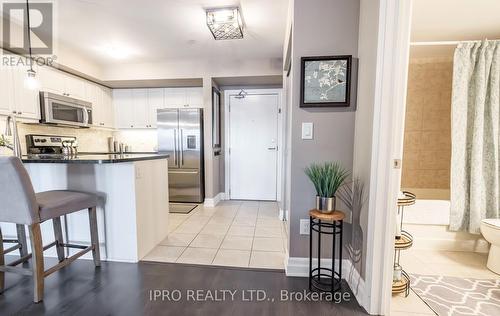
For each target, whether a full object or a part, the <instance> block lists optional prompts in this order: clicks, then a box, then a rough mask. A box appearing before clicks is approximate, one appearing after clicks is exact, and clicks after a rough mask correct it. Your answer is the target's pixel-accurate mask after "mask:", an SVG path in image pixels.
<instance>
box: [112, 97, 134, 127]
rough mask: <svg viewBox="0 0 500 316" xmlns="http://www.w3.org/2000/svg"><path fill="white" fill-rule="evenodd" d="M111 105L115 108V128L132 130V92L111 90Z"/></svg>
mask: <svg viewBox="0 0 500 316" xmlns="http://www.w3.org/2000/svg"><path fill="white" fill-rule="evenodd" d="M113 104H114V107H115V113H116V115H115V118H116V127H117V128H134V122H135V121H134V103H133V102H132V90H130V89H115V90H113Z"/></svg>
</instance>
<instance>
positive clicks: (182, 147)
mask: <svg viewBox="0 0 500 316" xmlns="http://www.w3.org/2000/svg"><path fill="white" fill-rule="evenodd" d="M180 152H181V166H183V165H184V130H183V129H182V128H181V149H180Z"/></svg>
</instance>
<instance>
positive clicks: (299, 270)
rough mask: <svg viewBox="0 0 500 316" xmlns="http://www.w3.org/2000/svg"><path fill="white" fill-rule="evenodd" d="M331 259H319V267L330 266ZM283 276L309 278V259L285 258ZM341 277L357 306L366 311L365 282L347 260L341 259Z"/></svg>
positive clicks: (314, 263) (315, 262)
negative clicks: (349, 289)
mask: <svg viewBox="0 0 500 316" xmlns="http://www.w3.org/2000/svg"><path fill="white" fill-rule="evenodd" d="M312 264H313V267H315V266H317V259H313V262H312ZM331 264H332V260H331V259H321V265H323V266H331ZM285 274H286V276H289V277H304V278H307V277H308V276H309V258H304V257H287V258H285ZM342 276H343V279H344V280H345V281H346V282H347V284H348V285H349V287H350V288H351V291H352V292H353V294H354V296H355V297H356V300H357V301H358V303H359V305H361V306H362V307H363V308H364V309H365V310H366V309H367V303H368V299H367V298H368V297H367V293H366V288H365V281H364V280H363V279H362V278H361V276H360V275H359V272H358V270H356V269H355V268H354V266H353V265H352V262H351V261H350V260H349V259H342Z"/></svg>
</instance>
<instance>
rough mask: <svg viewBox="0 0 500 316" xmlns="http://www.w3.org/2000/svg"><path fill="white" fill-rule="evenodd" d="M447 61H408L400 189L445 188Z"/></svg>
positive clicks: (449, 79)
mask: <svg viewBox="0 0 500 316" xmlns="http://www.w3.org/2000/svg"><path fill="white" fill-rule="evenodd" d="M452 72H453V64H452V61H451V60H442V59H435V60H434V59H425V60H411V62H410V67H409V73H408V96H407V101H406V120H405V138H404V152H403V177H402V181H401V186H402V188H426V189H449V187H450V155H451V86H452Z"/></svg>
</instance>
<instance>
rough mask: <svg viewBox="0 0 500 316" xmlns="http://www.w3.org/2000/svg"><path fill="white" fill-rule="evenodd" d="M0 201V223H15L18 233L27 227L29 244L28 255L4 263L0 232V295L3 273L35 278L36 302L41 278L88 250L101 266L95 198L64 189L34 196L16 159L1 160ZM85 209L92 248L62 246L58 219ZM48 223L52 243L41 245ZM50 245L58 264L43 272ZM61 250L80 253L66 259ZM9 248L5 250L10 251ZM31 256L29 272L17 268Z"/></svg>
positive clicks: (2, 288) (22, 168) (42, 279)
mask: <svg viewBox="0 0 500 316" xmlns="http://www.w3.org/2000/svg"><path fill="white" fill-rule="evenodd" d="M0 201H1V203H0V222H7V223H14V224H17V227H18V231H19V227H20V226H22V227H23V228H24V225H28V230H29V236H30V244H31V254H26V255H24V256H23V254H22V253H21V258H19V259H18V260H15V261H13V262H11V263H9V264H5V257H4V255H5V253H6V252H5V251H4V249H3V237H2V233H1V231H0V293H1V292H3V290H4V286H5V284H4V283H5V277H4V273H5V272H16V273H21V274H24V275H31V276H33V279H34V301H35V303H38V302H40V301H41V300H42V299H43V284H44V278H45V277H47V276H49V275H50V274H52V273H54V272H56V271H57V270H59V269H61V268H63V267H65V266H66V265H68V264H70V263H71V262H73V261H75V260H76V259H77V258H79V257H81V256H82V255H84V254H86V253H87V252H89V251H92V256H93V258H94V264H95V266H96V267H98V266H100V264H101V262H100V255H99V238H98V235H97V217H96V206H97V196H96V195H94V194H90V193H85V192H78V191H67V190H64V191H47V192H40V193H36V194H35V191H34V190H33V185H32V184H31V180H30V178H29V175H28V172H27V171H26V169H25V168H24V166H23V164H22V162H21V160H20V159H19V158H17V157H0ZM84 209H88V211H89V222H90V239H91V245H90V246H88V247H87V246H81V245H73V244H68V243H64V240H63V235H62V228H61V216H63V215H66V214H69V213H73V212H77V211H80V210H84ZM47 220H52V223H53V226H54V237H55V241H54V242H52V243H50V244H48V245H45V246H44V245H43V244H42V235H41V231H40V224H41V223H43V222H45V221H47ZM19 238H20V237H18V239H19ZM53 246H56V250H57V256H58V259H59V263H58V264H56V265H55V266H53V267H51V268H49V269H48V270H45V269H44V262H43V251H44V250H46V249H49V248H51V247H53ZM21 247H22V246H21ZM64 247H68V248H77V249H81V250H80V251H79V252H78V253H76V254H74V255H73V256H70V257H68V258H65V256H64ZM11 248H12V247H11ZM11 248H9V249H7V250H8V251H12V250H11ZM16 249H17V248H16ZM32 257H33V260H32V270H30V269H26V268H21V267H16V266H17V265H19V264H21V263H23V262H26V261H28V260H29V259H30V258H32Z"/></svg>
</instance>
